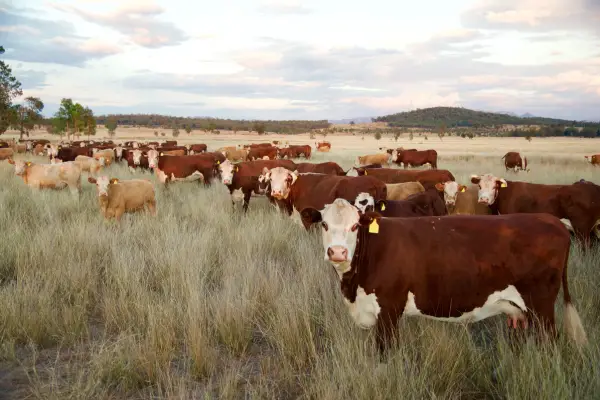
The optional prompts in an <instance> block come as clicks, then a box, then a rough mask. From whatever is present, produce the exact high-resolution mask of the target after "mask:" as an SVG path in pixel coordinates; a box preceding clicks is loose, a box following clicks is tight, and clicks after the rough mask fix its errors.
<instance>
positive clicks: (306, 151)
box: [288, 144, 312, 160]
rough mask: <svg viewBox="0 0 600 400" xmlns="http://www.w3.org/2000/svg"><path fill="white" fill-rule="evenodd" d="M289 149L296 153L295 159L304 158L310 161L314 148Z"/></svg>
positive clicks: (297, 147) (294, 147)
mask: <svg viewBox="0 0 600 400" xmlns="http://www.w3.org/2000/svg"><path fill="white" fill-rule="evenodd" d="M288 149H290V150H292V151H293V152H294V153H295V157H300V156H303V157H304V158H306V159H307V160H308V159H310V154H311V152H312V148H311V147H310V146H309V145H307V144H304V145H292V146H289V147H288Z"/></svg>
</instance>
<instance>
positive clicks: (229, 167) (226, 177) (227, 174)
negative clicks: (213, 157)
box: [219, 160, 239, 185]
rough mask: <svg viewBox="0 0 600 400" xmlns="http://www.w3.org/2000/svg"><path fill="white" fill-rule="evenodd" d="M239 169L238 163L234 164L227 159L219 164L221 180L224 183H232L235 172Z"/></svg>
mask: <svg viewBox="0 0 600 400" xmlns="http://www.w3.org/2000/svg"><path fill="white" fill-rule="evenodd" d="M237 169H239V167H238V166H237V165H233V163H232V162H231V161H229V160H225V161H223V162H222V163H220V164H219V175H221V182H223V184H224V185H231V183H232V182H233V174H235V173H236V172H237V171H236V170H237Z"/></svg>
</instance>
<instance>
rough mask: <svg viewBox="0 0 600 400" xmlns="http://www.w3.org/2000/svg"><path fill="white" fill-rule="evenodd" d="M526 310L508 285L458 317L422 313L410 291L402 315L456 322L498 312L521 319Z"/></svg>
mask: <svg viewBox="0 0 600 400" xmlns="http://www.w3.org/2000/svg"><path fill="white" fill-rule="evenodd" d="M526 311H527V307H526V306H525V301H524V300H523V297H522V296H521V294H520V293H519V291H518V290H517V289H516V288H515V287H514V286H513V285H508V286H507V288H506V289H504V290H501V291H496V292H494V293H492V294H490V295H489V296H488V298H487V300H486V301H485V303H484V304H483V305H482V306H481V307H475V308H474V309H473V310H471V311H469V312H465V313H463V314H461V315H460V316H459V317H434V316H431V315H426V314H423V313H422V312H421V310H419V309H418V308H417V304H416V302H415V295H414V294H413V293H412V292H408V298H407V300H406V305H405V306H404V315H408V316H414V317H425V318H429V319H434V320H436V321H445V322H456V323H469V322H476V321H481V320H483V319H486V318H489V317H493V316H495V315H499V314H506V315H508V316H509V317H512V318H513V319H517V320H522V319H524V318H525V315H524V313H525V312H526Z"/></svg>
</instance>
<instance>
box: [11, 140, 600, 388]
mask: <svg viewBox="0 0 600 400" xmlns="http://www.w3.org/2000/svg"><path fill="white" fill-rule="evenodd" d="M356 155H357V154H354V153H351V152H348V153H344V154H341V155H339V154H336V153H329V154H318V153H317V154H315V156H314V159H313V161H324V160H333V161H338V162H340V164H341V165H342V167H343V168H344V169H348V168H349V167H350V166H351V165H352V163H353V162H354V160H355V156H356ZM528 158H529V161H530V164H531V168H532V172H530V173H529V174H522V173H521V174H519V175H517V179H523V180H528V181H535V182H542V183H572V182H574V181H576V180H578V179H580V178H586V179H592V180H593V179H594V176H595V173H594V170H593V169H592V168H591V167H590V166H589V165H586V164H585V162H583V161H580V160H575V159H568V158H565V159H564V160H563V159H561V160H555V159H552V158H551V157H548V156H544V157H541V156H540V157H536V156H535V155H534V156H531V157H528ZM38 160H42V159H38ZM439 165H440V168H447V169H449V170H450V171H452V172H453V173H454V175H455V176H456V178H457V180H459V181H461V182H463V183H464V182H465V181H466V180H468V179H469V176H470V175H471V174H472V173H486V172H493V173H497V174H501V175H502V176H504V177H505V178H507V179H514V178H513V177H514V176H515V175H514V174H513V173H509V174H505V173H504V172H503V171H504V167H503V165H502V163H501V161H500V160H499V157H497V156H495V155H494V156H489V157H488V156H485V155H483V156H478V155H475V156H474V158H473V159H472V160H470V161H468V162H466V161H464V160H461V159H460V158H459V157H449V158H444V157H441V158H440V162H439ZM109 175H110V176H114V177H118V178H122V179H127V178H131V177H132V175H131V174H130V173H129V172H128V171H127V169H126V168H124V167H119V166H115V167H111V169H110V173H109ZM144 176H145V177H148V178H149V179H151V180H154V177H153V176H151V175H149V174H144ZM157 202H158V216H157V217H154V218H153V217H151V216H149V215H145V214H136V215H127V216H126V217H124V219H123V221H122V223H121V224H120V225H119V224H117V223H114V222H105V221H104V219H103V218H102V217H101V215H100V212H99V209H98V203H97V197H96V192H95V188H94V187H93V186H92V185H91V184H88V183H87V180H86V179H85V178H84V184H83V194H82V197H81V199H80V201H79V202H77V201H75V200H74V199H73V198H72V197H71V196H70V194H69V193H68V191H63V192H56V191H44V192H39V193H35V192H32V191H31V190H30V189H29V188H27V187H25V186H24V184H23V182H22V180H21V179H20V178H16V177H15V176H14V174H13V169H12V166H10V165H8V164H7V163H6V162H0V226H1V227H2V229H0V255H1V256H0V279H1V283H0V341H1V347H0V392H1V393H3V394H6V396H8V397H12V398H39V399H71V398H73V399H91V398H94V399H96V398H98V399H100V398H110V399H116V398H169V399H171V398H172V399H174V398H177V399H189V398H220V399H229V398H236V399H237V398H248V397H251V398H277V399H285V398H307V399H308V398H310V399H363V398H364V399H400V398H401V399H423V398H436V399H440V398H443V399H459V398H460V399H482V398H485V399H505V398H506V399H517V398H519V399H521V398H535V399H549V398H552V399H561V398H576V399H591V398H597V396H598V393H599V392H600V380H599V379H598V376H600V349H599V347H598V336H599V333H600V311H599V310H600V294H599V293H598V288H599V287H600V273H599V271H598V266H599V265H600V253H598V252H597V251H595V252H592V253H591V254H587V255H583V254H582V253H581V252H580V251H579V248H578V247H577V246H574V247H573V250H572V254H571V258H570V264H569V285H570V289H571V294H572V296H573V298H574V302H575V305H576V307H577V309H578V311H579V313H580V315H581V318H582V320H583V324H584V326H585V328H586V330H587V333H588V337H589V340H590V345H589V347H588V348H587V349H586V350H585V351H584V352H583V353H581V354H580V353H579V352H577V350H576V349H575V347H574V346H573V345H572V344H571V343H570V342H569V341H568V340H567V338H566V335H564V330H563V329H562V324H561V322H560V321H562V318H561V316H562V308H563V304H562V300H561V298H562V296H560V297H559V300H558V302H557V307H556V308H557V312H558V314H559V315H558V317H559V318H557V320H558V321H559V324H561V325H560V326H559V331H560V332H561V337H560V339H559V340H558V341H557V342H556V343H548V344H542V345H537V344H535V342H534V341H533V340H530V341H528V342H527V343H526V344H525V345H524V346H523V347H522V348H520V349H519V350H513V349H512V348H511V346H510V341H509V340H508V339H507V335H508V330H507V328H506V327H505V319H504V318H503V317H497V318H495V319H490V320H488V321H485V322H482V323H478V324H475V325H472V326H469V327H467V328H465V327H463V326H458V325H450V324H445V323H439V322H432V321H426V320H420V319H403V320H402V321H401V322H400V324H399V332H398V336H397V341H398V343H397V346H396V348H395V350H394V351H393V352H392V353H391V355H390V359H389V362H388V363H387V364H380V363H379V360H378V358H377V357H376V355H377V353H376V351H375V346H374V340H373V333H372V332H365V331H363V330H361V329H359V328H358V327H356V326H355V325H354V324H353V322H352V320H351V319H350V317H349V315H348V313H347V312H346V309H345V306H344V305H343V302H342V299H341V294H340V291H339V286H338V285H339V283H338V281H337V279H336V276H335V273H334V271H333V270H332V268H331V267H330V266H329V265H328V264H327V263H326V262H325V261H324V260H323V250H322V244H321V239H320V236H319V235H317V234H309V233H307V232H306V231H305V230H304V229H303V228H302V227H300V226H298V225H297V224H293V223H290V221H289V218H288V217H285V216H283V215H281V214H279V213H277V212H275V210H274V209H273V208H272V207H271V206H270V205H268V203H267V202H266V200H265V199H261V198H253V199H252V200H251V203H250V210H249V212H248V214H247V215H246V216H242V213H241V212H240V210H237V211H235V212H234V210H232V206H231V202H230V199H229V194H228V191H227V190H226V188H225V187H223V186H222V185H220V184H215V185H213V186H212V187H211V188H210V189H205V188H203V187H202V186H199V185H197V184H195V183H182V184H174V185H173V186H172V187H171V188H170V189H169V190H164V189H162V188H160V187H159V186H158V185H157Z"/></svg>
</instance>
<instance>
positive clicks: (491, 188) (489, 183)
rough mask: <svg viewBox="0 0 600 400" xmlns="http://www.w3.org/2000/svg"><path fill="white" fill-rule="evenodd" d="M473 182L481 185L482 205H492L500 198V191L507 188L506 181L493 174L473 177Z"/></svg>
mask: <svg viewBox="0 0 600 400" xmlns="http://www.w3.org/2000/svg"><path fill="white" fill-rule="evenodd" d="M471 182H473V183H474V184H476V185H479V193H478V201H479V203H481V204H487V205H490V206H491V205H492V204H494V201H496V198H497V197H498V190H500V188H505V187H506V186H507V183H506V180H505V179H503V178H497V177H495V176H494V175H492V174H485V175H481V176H479V175H472V176H471Z"/></svg>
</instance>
